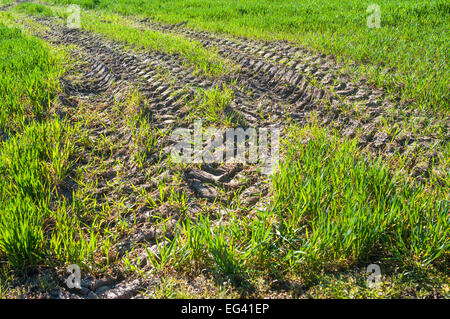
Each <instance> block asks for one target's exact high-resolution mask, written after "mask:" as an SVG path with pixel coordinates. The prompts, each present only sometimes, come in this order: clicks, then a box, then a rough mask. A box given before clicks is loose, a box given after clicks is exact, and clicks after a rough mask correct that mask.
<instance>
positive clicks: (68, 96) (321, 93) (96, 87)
mask: <svg viewBox="0 0 450 319" xmlns="http://www.w3.org/2000/svg"><path fill="white" fill-rule="evenodd" d="M35 21H36V22H38V23H40V24H41V25H42V26H43V28H41V29H39V30H35V32H36V36H39V37H41V38H43V39H45V40H46V41H48V42H50V43H51V44H53V45H57V46H58V45H64V46H67V45H71V46H73V49H71V50H72V54H73V57H74V58H75V59H76V60H77V61H79V63H78V64H77V68H76V70H75V71H76V74H75V75H74V76H69V75H68V76H66V77H65V78H64V79H62V83H63V87H64V94H63V95H62V96H61V97H60V100H61V102H62V104H63V105H64V109H63V110H57V111H56V112H57V113H60V115H61V116H68V118H70V119H71V120H73V121H81V120H83V117H82V115H81V118H80V114H72V113H73V110H74V108H75V107H76V106H77V105H79V104H82V105H83V107H84V108H85V109H86V111H85V112H86V114H89V115H94V116H95V120H94V121H90V122H89V124H88V126H87V127H85V129H86V131H88V132H89V133H88V135H89V140H90V145H91V149H89V148H87V150H86V152H85V154H84V155H83V156H82V158H81V159H80V160H79V161H78V163H77V165H79V166H80V167H81V168H82V169H83V168H85V169H86V170H92V167H91V166H90V165H91V164H92V163H95V159H93V158H92V156H93V155H92V152H91V151H94V155H95V156H97V158H102V159H103V161H102V166H103V167H106V170H100V172H99V173H93V176H89V178H91V179H96V180H97V181H98V182H97V183H96V185H95V186H94V189H93V193H94V194H95V196H96V198H97V200H98V202H99V203H102V202H108V201H109V200H116V201H122V202H123V205H124V207H125V208H124V212H121V213H120V214H121V216H126V220H127V222H128V223H129V224H133V225H134V226H133V230H132V231H131V233H127V234H125V235H124V236H122V237H121V238H120V240H119V241H118V242H117V243H116V244H115V245H114V248H113V253H112V255H115V257H113V259H115V258H121V257H123V256H125V255H126V254H127V253H128V252H131V251H132V249H133V248H135V249H134V251H133V253H132V254H134V255H132V256H131V257H132V258H135V259H137V258H138V257H139V259H140V265H139V266H140V268H141V269H142V270H143V271H144V272H147V271H149V270H150V267H151V266H150V265H149V264H147V261H146V255H145V250H143V249H141V248H137V247H138V245H139V244H146V245H148V246H149V247H151V249H150V250H152V251H155V252H156V253H157V252H158V245H157V244H156V243H157V242H161V241H163V240H164V238H169V239H170V238H171V236H173V235H172V234H171V232H172V231H174V229H173V227H174V226H175V225H176V223H177V222H178V221H179V219H180V218H182V216H180V212H179V211H177V210H176V209H173V208H172V207H169V206H166V205H162V206H159V207H158V208H156V209H152V208H150V207H149V206H148V205H147V204H146V203H145V201H144V200H142V196H141V195H140V194H141V192H142V191H146V192H148V193H149V194H151V195H152V198H153V197H154V196H155V197H156V198H157V194H158V193H159V191H158V184H159V183H160V182H161V181H165V182H167V183H168V184H170V183H171V182H172V181H173V178H174V176H175V175H176V174H177V173H180V172H181V177H182V179H181V182H180V184H179V185H176V187H177V189H178V191H179V193H182V192H184V193H185V194H186V195H187V196H188V198H189V200H188V208H187V212H185V213H184V214H185V215H187V216H189V217H193V216H195V215H196V213H198V212H201V211H202V210H204V209H205V206H209V205H211V207H213V205H215V204H217V203H222V204H223V205H226V204H227V203H229V202H230V201H231V200H232V198H233V196H234V193H235V192H236V191H239V192H240V195H239V196H240V200H241V201H242V203H243V205H244V206H245V207H264V203H263V202H264V201H265V199H264V197H265V195H267V194H268V193H269V189H268V186H267V184H266V183H265V180H266V179H267V178H266V177H264V176H261V174H259V173H258V172H257V170H256V168H255V167H252V166H249V165H245V166H243V165H238V164H223V165H217V164H202V165H199V166H198V167H193V166H189V167H188V168H187V169H184V170H183V171H180V170H179V169H178V170H177V169H176V168H174V167H173V166H171V165H169V163H168V162H169V157H170V156H169V154H170V152H171V149H172V147H173V145H174V141H172V140H171V139H170V137H169V135H170V133H171V132H172V131H173V130H174V129H175V128H177V127H189V128H193V123H192V118H191V117H189V115H190V114H189V111H190V110H189V107H188V105H189V103H190V102H195V101H196V96H198V93H199V90H200V89H208V88H213V87H215V86H219V87H220V85H222V84H227V85H231V86H232V88H233V90H234V98H233V101H232V103H231V105H230V110H228V111H229V112H231V113H233V114H234V115H236V117H235V118H238V119H239V121H240V123H241V124H242V123H243V124H244V125H243V126H245V127H266V128H269V127H272V128H273V127H276V128H283V126H284V124H285V123H286V121H287V119H288V118H291V119H293V120H294V121H296V122H298V123H300V124H307V123H308V122H309V121H311V115H312V114H315V115H316V117H317V118H319V119H320V124H322V125H332V126H334V127H336V128H338V129H340V130H341V131H342V132H343V135H344V136H352V135H354V134H355V132H356V130H357V129H361V131H362V132H363V133H362V135H361V136H360V143H361V147H362V148H366V149H367V150H368V151H370V152H374V153H376V154H384V153H392V152H395V151H398V152H400V153H403V152H405V151H408V149H410V145H412V144H413V142H415V141H417V142H419V143H421V146H422V147H425V148H426V147H427V146H428V147H429V146H430V145H431V144H432V143H433V142H434V140H433V138H432V137H422V138H420V139H417V140H416V139H415V138H414V137H413V136H412V135H411V136H406V137H405V136H403V137H399V136H397V137H395V138H393V137H391V136H388V135H387V134H386V133H383V132H381V131H378V130H377V128H376V125H375V124H374V123H376V120H377V118H379V117H380V116H382V115H385V114H387V112H389V111H392V104H390V103H389V102H388V101H385V100H383V98H384V96H383V92H382V91H381V90H373V89H370V88H369V86H368V85H366V84H364V83H357V84H352V83H351V82H349V81H344V82H341V83H339V84H337V82H339V78H338V77H337V76H336V75H335V74H336V72H335V71H333V65H332V63H331V62H329V61H327V59H326V57H323V56H311V57H309V59H305V57H304V56H300V57H297V56H296V55H297V53H299V51H298V49H295V48H294V47H291V46H290V45H289V44H285V43H284V44H283V43H276V42H274V43H264V44H263V43H259V42H256V41H250V40H242V39H240V40H230V39H219V38H217V37H215V36H213V35H211V34H209V33H207V32H194V31H190V30H186V29H183V28H182V27H180V26H172V27H169V26H161V25H157V24H153V23H148V22H146V23H145V24H143V25H142V27H143V28H151V29H155V30H160V31H163V32H176V33H180V34H182V35H184V36H186V37H189V38H194V39H196V40H199V41H201V42H202V44H203V45H204V46H205V47H210V46H213V47H215V48H217V49H218V51H219V53H220V54H221V55H222V56H223V57H225V58H227V59H230V60H231V61H233V62H234V63H235V64H236V65H238V66H239V67H240V70H239V72H238V73H237V74H234V75H233V76H222V77H219V78H215V79H211V78H207V77H202V76H194V75H193V73H194V69H193V68H187V67H186V66H185V63H184V61H183V60H182V58H180V57H179V56H178V55H171V54H165V53H161V52H153V51H151V52H135V51H132V50H130V49H127V48H126V47H125V46H124V45H122V44H120V43H117V42H114V41H111V40H109V39H107V38H105V37H103V36H100V35H96V34H92V33H89V32H86V31H82V30H77V29H68V28H66V27H64V26H61V25H58V24H56V23H54V22H53V21H52V20H51V19H47V18H45V19H43V18H39V19H38V18H36V19H35ZM46 27H49V28H46ZM303 53H304V52H303ZM291 57H294V58H291ZM165 71H168V73H167V72H165ZM161 73H163V75H161ZM312 76H313V77H314V78H315V79H317V80H319V81H320V83H321V84H322V86H321V87H317V86H313V85H312V84H311V79H312ZM335 80H337V81H335ZM233 81H237V82H236V83H237V84H236V85H232V84H231V83H234V82H233ZM336 85H337V87H335V86H336ZM332 87H334V88H336V89H337V90H334V93H332V92H333V90H331V88H332ZM134 89H137V90H138V91H139V92H140V93H141V94H142V96H143V97H144V98H145V102H146V103H145V104H143V105H140V106H139V109H136V110H129V111H132V112H133V111H135V112H141V116H142V117H144V118H145V119H146V120H147V121H148V122H149V123H150V125H151V128H152V130H154V131H155V132H156V131H160V132H162V133H163V134H161V136H160V138H159V139H158V141H157V142H156V146H155V147H153V148H152V150H151V151H147V154H146V155H147V161H145V163H144V164H143V166H142V167H139V165H137V164H136V161H135V157H136V154H137V152H139V151H142V149H139V147H137V148H136V147H135V146H134V143H133V142H132V141H133V136H134V134H135V133H136V132H134V131H133V129H132V128H130V127H129V125H128V124H127V119H126V118H125V117H124V116H118V115H117V112H116V111H115V109H116V105H120V102H124V101H126V98H127V96H128V93H129V92H131V91H133V90H134ZM178 92H183V94H178ZM355 101H356V102H358V103H360V105H361V107H362V110H363V112H364V118H363V119H360V120H356V119H355V115H356V114H355V113H356V111H354V110H351V111H349V112H343V111H342V107H341V106H342V105H343V104H349V103H351V102H355ZM118 102H119V104H117V103H118ZM123 108H126V106H122V111H124V110H123ZM124 112H125V111H124ZM261 114H262V115H261ZM269 114H270V116H267V115H269ZM393 116H394V121H395V120H396V118H395V114H394V115H393ZM391 118H393V117H392V116H391ZM136 129H139V128H136ZM164 133H165V134H164ZM105 136H106V137H107V138H108V140H109V143H110V144H111V145H114V146H115V147H113V148H112V149H100V150H97V151H96V148H95V145H96V144H97V143H98V141H100V139H101V138H102V137H105ZM144 151H145V150H144ZM434 158H438V156H437V155H434ZM119 162H120V163H121V165H118V164H117V163H119ZM95 165H96V164H94V167H95ZM99 165H100V164H99ZM434 165H436V163H435V164H434ZM97 166H98V165H97ZM119 186H120V187H119ZM76 189H77V185H76V183H75V182H73V181H72V180H71V179H70V178H69V179H68V180H67V182H66V183H64V185H62V186H61V193H62V194H65V196H66V197H67V199H68V200H69V201H70V200H71V194H72V191H73V190H76ZM260 198H262V199H263V200H261V201H260ZM217 214H218V213H217ZM154 215H156V216H160V217H162V218H165V219H168V220H169V223H168V224H169V225H173V227H172V228H171V227H169V228H168V229H165V232H164V233H163V231H162V230H161V229H158V228H157V227H156V226H155V223H154V220H153V218H152V217H150V216H154ZM112 268H114V266H112ZM66 277H67V276H66ZM58 278H65V277H64V274H63V273H60V274H58ZM58 280H59V281H61V282H59V284H60V287H66V286H65V283H64V282H63V281H62V280H61V279H58ZM159 280H160V279H159V278H152V277H150V279H145V280H144V279H142V278H137V277H134V276H127V275H126V274H125V273H124V272H123V270H120V269H113V270H111V272H110V279H107V280H95V279H94V278H91V277H85V276H84V277H83V280H82V289H66V288H57V289H54V290H52V291H50V292H48V293H44V294H41V295H40V297H44V298H45V297H50V298H141V297H143V295H142V294H141V293H140V292H141V291H145V290H146V289H151V287H153V286H155V285H157V284H158V283H159ZM192 286H197V284H196V283H195V282H194V281H193V282H192ZM193 289H194V288H193Z"/></svg>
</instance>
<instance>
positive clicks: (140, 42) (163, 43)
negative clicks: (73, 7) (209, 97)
mask: <svg viewBox="0 0 450 319" xmlns="http://www.w3.org/2000/svg"><path fill="white" fill-rule="evenodd" d="M24 7H25V8H27V9H26V10H22V12H25V13H27V14H30V15H39V14H41V13H40V12H42V11H44V10H45V11H46V12H47V11H51V10H50V9H48V8H47V7H45V6H43V5H34V4H33V5H31V4H26V5H25V4H24ZM41 7H42V8H41ZM35 8H40V9H35ZM53 9H54V14H56V15H58V16H60V17H62V18H66V17H67V12H66V11H65V10H64V9H63V8H61V7H54V8H53ZM133 24H134V23H133V21H131V20H129V19H127V18H124V17H122V16H120V15H117V14H111V13H105V12H97V11H83V12H82V15H81V27H82V28H83V29H86V30H89V31H92V32H95V33H99V34H103V35H105V36H107V37H108V38H110V39H112V40H115V41H119V42H123V43H125V44H127V45H129V46H132V47H134V48H137V49H141V50H148V49H150V50H154V51H159V52H163V53H168V54H177V55H180V56H181V58H182V59H183V60H184V63H185V65H186V66H188V67H193V68H194V73H197V74H198V73H202V74H205V75H207V76H220V75H222V74H229V73H230V72H232V70H233V69H234V66H233V65H231V63H230V62H229V61H226V60H224V59H223V58H221V57H220V56H219V55H218V54H217V52H216V51H214V50H209V49H205V48H204V47H203V46H202V45H201V44H200V43H199V42H197V41H191V40H188V39H186V38H184V37H182V36H180V35H177V34H171V33H162V32H158V31H152V30H141V29H139V28H137V27H136V26H134V25H133Z"/></svg>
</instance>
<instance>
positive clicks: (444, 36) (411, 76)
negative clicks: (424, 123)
mask: <svg viewBox="0 0 450 319" xmlns="http://www.w3.org/2000/svg"><path fill="white" fill-rule="evenodd" d="M48 2H52V3H58V4H68V3H77V4H80V5H82V6H84V7H85V8H89V9H94V8H95V9H102V10H108V11H112V12H117V13H121V14H124V15H137V14H140V15H144V16H147V17H151V18H153V19H156V20H159V21H163V22H169V23H180V22H187V27H193V28H197V29H206V30H212V31H217V32H225V33H229V34H233V35H243V36H249V37H256V38H263V39H287V40H290V41H294V42H297V43H299V44H300V45H302V46H306V47H309V48H312V49H314V50H319V51H322V52H324V53H326V54H332V55H335V56H337V57H339V58H342V59H343V60H344V61H345V62H350V61H356V62H358V63H359V64H360V65H359V67H357V68H356V69H355V70H354V71H355V72H357V73H358V74H359V75H360V76H363V77H366V78H368V79H369V81H370V82H372V83H375V84H377V85H380V86H384V87H386V88H387V90H388V91H391V92H392V93H393V94H394V95H396V96H399V97H401V98H402V99H403V100H405V101H409V102H412V107H413V108H425V109H427V108H429V109H434V110H444V111H445V110H446V111H448V105H449V102H450V101H449V91H450V90H449V87H450V82H449V81H450V80H449V79H450V73H449V72H450V71H449V70H450V69H449V67H448V60H449V56H448V54H449V50H448V48H449V46H448V44H449V41H450V34H449V25H450V14H449V13H450V6H449V4H448V2H447V1H445V0H433V1H428V0H421V1H412V0H411V1H400V0H396V1H390V0H389V1H388V0H381V1H377V2H376V3H377V4H378V5H379V6H380V8H381V28H379V29H369V28H368V27H367V24H366V21H367V18H368V16H369V13H367V12H366V10H367V7H368V6H369V5H370V4H372V3H373V2H372V1H357V0H345V1H335V0H325V1H320V2H317V1H314V0H303V1H297V2H295V3H292V1H287V0H279V1H268V0H250V1H248V0H245V1H243V0H238V1H233V2H230V1H224V0H207V1H203V0H189V1H185V0H172V1H142V0H126V1H125V0H123V1H122V0H120V1H109V0H101V1H96V0H95V1H94V0H74V1H72V0H70V1H68V0H51V1H50V0H49V1H48Z"/></svg>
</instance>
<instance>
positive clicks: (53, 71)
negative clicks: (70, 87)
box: [0, 25, 63, 134]
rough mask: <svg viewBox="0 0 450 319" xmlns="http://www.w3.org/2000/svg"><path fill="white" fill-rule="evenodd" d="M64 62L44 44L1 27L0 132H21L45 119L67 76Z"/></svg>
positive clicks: (13, 30)
mask: <svg viewBox="0 0 450 319" xmlns="http://www.w3.org/2000/svg"><path fill="white" fill-rule="evenodd" d="M60 60H61V55H58V54H55V55H51V54H50V53H49V51H48V48H47V47H46V45H45V44H43V43H42V42H40V41H38V40H36V39H34V38H31V37H28V36H25V35H23V34H22V33H21V31H19V30H18V29H10V28H7V27H6V26H5V25H0V70H1V75H0V103H1V105H2V108H1V110H0V132H2V133H3V134H5V133H7V134H9V133H11V134H13V133H15V132H20V131H21V130H22V129H23V128H24V125H26V123H27V122H29V121H33V120H35V119H40V118H42V117H43V116H44V115H45V111H46V110H47V109H48V106H49V103H50V101H51V100H52V97H53V94H54V92H55V91H56V90H57V87H58V85H59V81H58V78H59V76H60V75H61V74H62V72H63V69H62V68H61V67H60V65H59V64H58V62H59V61H60Z"/></svg>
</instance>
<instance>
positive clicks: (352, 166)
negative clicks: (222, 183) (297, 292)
mask: <svg viewBox="0 0 450 319" xmlns="http://www.w3.org/2000/svg"><path fill="white" fill-rule="evenodd" d="M330 133H332V132H330V131H327V130H323V129H319V128H316V127H306V128H298V127H291V128H290V129H289V131H288V136H287V138H286V140H285V141H284V142H285V147H284V154H285V158H284V160H283V161H282V163H281V165H280V170H279V172H278V173H276V174H275V175H274V176H273V179H272V181H271V187H272V189H273V193H274V196H273V198H272V201H271V203H270V205H268V207H267V209H265V210H260V211H259V212H256V213H255V212H253V213H251V214H248V215H247V214H243V213H240V214H239V215H236V214H235V213H232V212H230V213H228V214H226V215H222V216H217V215H216V214H212V212H211V211H209V209H207V208H205V210H204V213H203V214H199V215H197V216H196V217H195V219H191V218H186V219H185V220H184V221H183V222H181V223H180V224H179V232H178V233H177V235H176V236H175V238H174V239H173V240H172V241H170V242H168V243H167V244H166V248H165V251H166V252H167V253H168V254H171V258H169V257H168V256H165V258H164V261H165V262H164V264H163V265H159V266H160V267H157V268H155V270H157V269H159V268H161V267H170V266H171V267H173V268H175V269H177V270H178V271H180V270H182V271H187V272H188V273H190V274H192V275H195V274H197V272H200V271H203V270H205V269H206V270H208V271H210V272H212V273H214V274H215V275H214V277H215V278H216V279H217V280H218V281H220V280H225V281H229V282H231V283H232V284H233V285H235V286H237V287H241V288H244V289H250V288H251V286H252V285H253V283H255V282H257V281H258V278H261V277H265V276H269V277H270V278H279V279H283V278H303V279H302V280H304V281H305V282H308V281H309V280H311V282H314V283H315V284H319V283H320V280H323V279H325V278H326V274H327V273H328V274H329V275H332V274H334V273H336V271H339V272H341V273H342V274H347V272H346V270H348V269H355V268H359V267H361V268H363V269H365V267H367V266H368V265H369V264H371V263H378V264H381V266H382V269H383V273H384V274H386V276H394V277H395V278H397V277H396V276H399V274H394V273H393V272H392V269H397V271H399V272H400V274H401V273H403V274H405V275H406V276H407V274H409V273H410V274H414V273H415V274H416V275H415V276H419V277H420V276H424V275H423V274H427V273H432V272H433V269H438V274H439V272H440V274H441V275H442V274H445V265H447V264H448V261H449V260H448V258H449V254H448V252H449V247H450V240H449V236H448V235H449V234H448V232H449V221H450V220H449V215H448V204H449V203H448V192H446V191H445V190H441V191H440V192H435V193H432V192H430V191H429V190H427V189H425V188H424V187H423V186H422V185H415V186H414V185H411V184H409V183H408V181H407V180H405V179H404V177H402V176H400V175H399V174H397V173H392V172H391V171H390V169H389V168H388V167H387V166H385V165H384V164H382V163H381V162H380V161H379V160H376V159H372V160H368V159H367V158H366V157H365V156H364V155H363V154H361V153H359V151H358V149H357V146H356V141H342V140H340V139H339V138H337V137H336V136H334V135H333V134H330ZM305 141H307V142H305ZM208 211H209V212H208ZM213 216H214V217H213ZM217 219H220V222H218V221H217ZM169 248H170V249H169ZM439 269H440V270H439ZM320 274H322V275H320ZM418 274H422V275H418ZM425 276H426V275H425ZM350 277H351V276H350ZM357 277H358V278H359V279H358V281H359V283H358V285H356V283H354V284H353V285H352V287H353V288H356V287H357V286H359V287H360V288H361V286H362V287H364V286H365V282H364V281H361V278H364V276H362V277H361V274H359V275H358V276H357ZM394 277H391V280H392V282H388V283H386V284H387V285H399V283H398V282H397V283H396V284H394V281H397V279H395V278H394ZM220 278H222V279H220ZM317 278H319V279H317ZM320 278H322V279H320ZM443 278H445V275H444V277H443ZM331 280H336V278H334V279H333V278H332V279H331ZM350 280H352V279H350ZM422 280H423V278H422ZM388 281H389V280H388ZM420 281H421V280H419V282H420ZM338 282H339V284H340V285H341V286H342V287H341V288H336V289H335V291H334V292H332V291H329V292H328V293H329V294H336V295H339V294H343V293H344V291H343V289H346V288H345V287H344V286H348V285H347V284H345V283H344V282H342V281H340V280H338ZM444 282H445V280H444ZM309 284H311V283H309ZM441 284H442V283H441ZM319 286H320V284H319ZM325 287H326V285H324V286H323V288H325ZM316 288H317V287H316ZM316 288H314V289H316ZM353 288H352V289H353ZM327 289H328V288H327ZM363 290H364V289H363ZM369 290H370V289H366V290H365V292H364V294H367V293H369V292H368V291H369ZM311 293H312V292H311ZM315 293H317V292H315ZM391 293H393V292H392V291H384V292H382V291H381V290H380V291H378V292H377V293H376V294H375V295H371V296H372V297H376V296H378V297H386V296H388V295H389V294H391ZM369 295H370V293H369Z"/></svg>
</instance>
